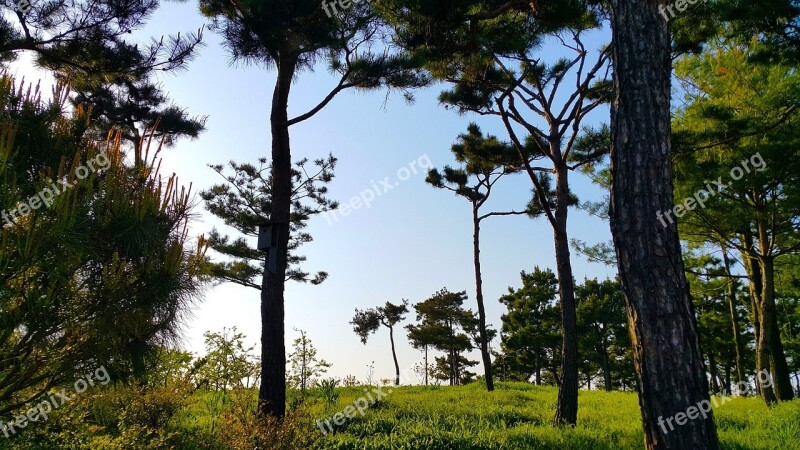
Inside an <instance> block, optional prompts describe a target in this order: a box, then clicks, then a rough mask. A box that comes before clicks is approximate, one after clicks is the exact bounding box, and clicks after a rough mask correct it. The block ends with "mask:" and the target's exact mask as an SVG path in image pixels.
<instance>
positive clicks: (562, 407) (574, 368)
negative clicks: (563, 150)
mask: <svg viewBox="0 0 800 450" xmlns="http://www.w3.org/2000/svg"><path fill="white" fill-rule="evenodd" d="M556 145H557V144H556ZM556 170H557V174H556V198H557V200H556V202H557V204H556V213H555V224H554V227H553V228H554V230H553V231H554V236H555V246H556V270H557V272H558V290H559V296H560V297H561V332H562V343H561V370H562V373H563V375H562V381H561V386H560V387H559V390H558V405H557V407H556V417H555V424H556V425H575V424H576V423H577V422H578V319H577V313H576V305H575V283H574V280H573V276H572V263H571V261H570V253H569V236H568V234H567V213H568V211H569V206H568V205H569V178H568V174H569V172H568V170H567V167H566V162H565V161H559V162H557V166H556Z"/></svg>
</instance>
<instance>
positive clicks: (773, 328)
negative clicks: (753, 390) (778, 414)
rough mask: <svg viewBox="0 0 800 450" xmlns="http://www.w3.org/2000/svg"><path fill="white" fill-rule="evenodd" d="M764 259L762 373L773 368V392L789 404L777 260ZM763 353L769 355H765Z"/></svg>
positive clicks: (762, 261)
mask: <svg viewBox="0 0 800 450" xmlns="http://www.w3.org/2000/svg"><path fill="white" fill-rule="evenodd" d="M765 238H766V236H765V235H764V236H760V237H759V241H762V239H765ZM763 245H764V243H760V244H759V246H760V247H762V248H763ZM763 255H764V253H763V252H762V257H761V273H762V285H763V288H764V290H763V293H762V295H761V302H762V308H761V320H762V322H761V328H762V330H763V331H762V342H760V343H759V349H761V350H762V355H760V356H761V357H762V360H761V363H762V364H761V369H760V370H764V369H765V368H766V367H769V368H770V371H771V374H770V375H771V376H772V381H773V386H772V387H771V388H770V389H772V391H773V393H774V396H775V399H776V400H779V401H788V400H791V399H792V398H794V392H793V391H792V381H791V374H790V371H789V366H788V364H787V363H786V354H785V353H784V351H783V343H782V342H781V336H780V327H779V326H778V316H777V311H776V309H775V260H774V259H773V258H772V257H765V256H763ZM763 353H766V355H764V354H763ZM766 356H768V357H769V360H768V362H766ZM765 362H766V364H765ZM765 400H768V398H766V397H765ZM768 403H769V402H768Z"/></svg>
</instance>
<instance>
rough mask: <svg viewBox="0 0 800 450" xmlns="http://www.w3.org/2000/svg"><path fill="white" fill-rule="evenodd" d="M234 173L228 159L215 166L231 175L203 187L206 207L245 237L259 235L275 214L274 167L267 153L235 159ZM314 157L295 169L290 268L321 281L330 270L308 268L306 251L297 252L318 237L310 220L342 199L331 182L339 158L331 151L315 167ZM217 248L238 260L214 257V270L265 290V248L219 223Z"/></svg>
mask: <svg viewBox="0 0 800 450" xmlns="http://www.w3.org/2000/svg"><path fill="white" fill-rule="evenodd" d="M229 164H230V169H231V170H232V171H233V174H228V173H226V170H225V167H223V166H222V165H213V166H210V167H211V168H212V169H213V170H214V171H215V172H216V173H218V174H219V175H220V176H221V177H223V178H224V179H225V184H217V185H214V186H212V187H211V188H210V189H208V190H206V191H203V192H201V193H200V196H201V197H202V198H203V200H205V201H206V209H207V210H208V211H209V212H211V213H212V214H214V215H215V216H217V217H219V218H221V219H222V220H224V221H225V224H226V225H228V226H230V227H233V228H234V229H235V230H237V231H238V232H239V233H241V234H243V235H244V236H245V237H250V238H256V237H258V226H259V225H260V224H263V223H265V222H267V221H268V220H269V217H270V215H271V212H272V175H271V174H270V172H271V167H270V166H269V165H267V161H266V159H265V158H262V159H260V160H259V165H258V166H255V165H252V164H247V163H245V164H238V163H235V162H233V161H231V162H230V163H229ZM309 166H311V165H310V164H309V161H308V160H306V159H303V160H300V161H298V162H297V163H295V168H293V169H292V186H293V188H292V223H291V241H290V242H289V251H290V254H289V257H288V264H289V266H288V268H287V270H286V272H285V273H286V279H287V280H292V281H297V282H300V283H308V282H310V283H312V284H315V285H316V284H320V283H322V282H323V281H325V279H326V278H327V277H328V274H327V273H326V272H318V273H316V274H315V275H314V276H311V275H310V274H309V273H307V272H304V271H303V270H302V269H301V268H300V265H301V264H302V263H303V262H305V260H306V257H305V256H301V255H297V254H296V253H295V252H296V251H297V250H298V249H299V248H300V246H301V245H303V244H304V243H307V242H311V241H312V237H311V235H310V234H308V233H305V232H303V229H305V227H306V226H307V224H308V220H309V219H310V218H311V217H313V216H315V215H317V214H320V213H322V212H325V211H329V210H331V209H335V208H336V207H337V204H336V202H333V201H331V200H328V198H327V197H326V194H327V193H328V187H327V184H328V183H330V182H331V180H332V179H333V176H334V174H333V171H334V168H335V167H336V158H334V157H333V156H328V157H327V158H325V159H318V160H316V161H314V166H313V167H314V170H313V171H311V173H309V170H310V169H309ZM208 242H209V245H210V247H211V249H212V250H214V251H216V252H218V253H220V254H222V255H224V256H227V257H229V258H231V259H232V261H223V262H210V263H209V265H208V268H207V269H208V271H209V273H210V275H211V276H212V277H214V278H215V279H218V280H222V281H228V282H231V283H235V284H238V285H241V286H245V287H250V288H253V289H258V290H261V289H262V288H263V286H262V284H261V280H260V279H261V278H262V277H263V274H264V270H265V267H266V266H265V264H266V262H265V259H264V254H263V253H262V252H260V251H258V250H257V249H255V248H253V245H252V243H249V242H248V241H247V240H246V239H245V238H244V237H239V238H237V239H235V240H231V238H229V237H228V236H224V235H222V234H220V233H219V231H217V230H216V229H214V230H212V231H211V233H210V235H209V238H208Z"/></svg>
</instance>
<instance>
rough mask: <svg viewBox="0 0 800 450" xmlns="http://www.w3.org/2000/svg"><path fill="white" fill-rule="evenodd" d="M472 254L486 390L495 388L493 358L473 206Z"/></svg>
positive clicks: (478, 224)
mask: <svg viewBox="0 0 800 450" xmlns="http://www.w3.org/2000/svg"><path fill="white" fill-rule="evenodd" d="M472 226H473V233H472V256H473V259H474V263H475V264H474V265H475V298H476V300H477V301H478V333H479V334H480V338H481V358H482V359H483V373H484V377H485V378H486V390H487V391H489V392H491V391H493V390H494V379H493V378H492V358H491V355H489V336H488V333H487V332H486V308H485V307H484V305H483V277H482V276H481V221H480V219H478V208H477V206H475V205H473V207H472Z"/></svg>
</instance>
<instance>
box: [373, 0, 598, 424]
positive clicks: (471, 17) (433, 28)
mask: <svg viewBox="0 0 800 450" xmlns="http://www.w3.org/2000/svg"><path fill="white" fill-rule="evenodd" d="M388 3H390V4H392V5H393V6H395V7H394V8H386V10H387V13H386V15H387V16H389V17H390V18H391V19H390V21H391V23H392V24H393V25H395V27H396V30H397V34H398V39H397V40H398V42H399V43H400V45H401V46H403V48H406V49H407V50H408V51H409V52H411V53H412V54H414V55H418V56H419V57H421V58H423V60H424V61H425V63H426V64H425V67H426V68H427V69H429V70H430V72H431V74H432V75H433V76H434V77H435V78H437V79H438V80H441V81H444V82H447V83H449V86H450V88H449V89H448V90H446V91H444V92H443V93H442V94H441V95H440V96H439V100H440V101H441V103H442V104H444V105H445V107H447V108H453V109H455V110H456V111H458V112H459V113H461V114H464V113H476V114H480V115H482V116H494V117H498V118H499V119H501V120H502V121H503V124H504V125H505V129H506V132H507V133H508V136H509V138H510V139H511V143H512V144H513V147H514V149H515V150H516V151H517V153H518V164H519V165H521V167H523V168H524V169H525V172H526V174H527V175H528V176H529V177H530V180H531V183H532V185H533V190H534V196H535V202H536V203H538V205H539V208H540V216H541V217H544V218H546V219H547V221H548V223H549V224H550V225H551V226H552V228H553V231H554V233H553V236H554V246H555V252H556V264H557V274H558V277H559V281H560V288H561V293H560V295H559V301H561V302H563V303H564V305H565V306H564V307H562V308H561V312H562V314H563V320H562V328H563V330H562V336H563V344H562V354H563V355H562V359H563V361H562V371H563V372H564V375H563V378H564V383H563V384H562V385H561V386H560V388H559V399H558V405H557V408H556V415H555V418H554V422H555V423H556V424H558V425H561V424H575V423H576V421H577V414H578V367H577V361H578V354H577V335H576V330H575V327H576V322H575V314H576V313H575V307H576V306H575V296H574V286H573V284H572V283H573V274H572V266H571V262H570V251H569V245H570V244H569V235H568V227H567V225H568V210H569V207H570V206H573V205H574V203H573V202H572V199H573V196H572V194H571V193H570V187H569V186H570V184H569V173H570V171H571V170H573V169H576V168H578V167H580V165H581V164H585V163H587V162H588V161H591V160H594V159H597V158H602V157H603V156H604V154H605V153H602V154H579V153H578V152H577V151H575V149H574V148H573V144H574V143H575V140H576V138H577V137H578V136H579V135H580V134H581V133H582V123H583V120H584V119H585V118H586V117H587V115H588V114H590V113H591V112H592V111H594V110H595V109H597V108H598V107H599V106H600V105H602V104H604V103H607V102H608V101H609V100H610V94H611V89H610V88H611V86H610V81H609V80H608V76H609V70H610V65H609V64H608V62H609V56H610V49H609V48H607V47H606V48H601V49H599V50H598V51H592V50H590V49H587V48H586V46H585V45H584V43H583V34H584V33H588V32H590V31H591V30H594V29H596V28H597V27H599V24H600V20H601V19H602V14H600V10H599V9H598V8H594V7H591V6H588V5H587V4H586V2H581V1H566V2H550V1H542V2H538V1H537V2H532V3H531V2H522V1H510V2H494V1H485V0H470V1H465V2H461V3H460V4H459V5H458V7H454V6H450V5H448V7H442V6H440V5H439V4H437V3H436V2H434V1H421V2H405V1H403V0H394V1H388ZM550 38H552V39H554V40H557V42H560V43H561V44H562V45H563V46H564V48H565V49H567V50H569V51H570V56H569V57H568V58H562V59H558V60H556V61H554V62H553V63H548V62H546V61H545V59H544V58H543V57H542V55H541V46H542V42H543V41H545V40H546V39H550ZM567 80H569V81H567ZM604 150H605V152H606V153H607V151H608V148H606V149H604ZM535 160H544V161H546V164H545V167H540V166H539V165H537V164H534V161H535ZM550 176H553V178H554V179H555V181H554V189H553V191H552V193H553V194H554V195H552V196H551V195H549V192H548V190H547V187H546V185H545V181H546V180H549V179H550Z"/></svg>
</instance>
